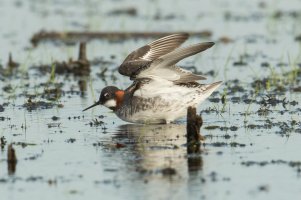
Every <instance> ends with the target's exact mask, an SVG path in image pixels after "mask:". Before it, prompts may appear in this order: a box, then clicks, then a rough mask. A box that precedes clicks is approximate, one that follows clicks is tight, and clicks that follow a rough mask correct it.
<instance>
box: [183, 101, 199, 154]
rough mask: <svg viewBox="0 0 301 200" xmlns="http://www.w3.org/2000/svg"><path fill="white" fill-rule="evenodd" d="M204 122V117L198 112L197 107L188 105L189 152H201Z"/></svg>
mask: <svg viewBox="0 0 301 200" xmlns="http://www.w3.org/2000/svg"><path fill="white" fill-rule="evenodd" d="M202 124H203V120H202V117H201V116H199V115H197V114H196V108H194V107H191V106H190V107H188V110H187V127H186V129H187V153H188V154H192V153H200V151H201V148H200V146H201V143H200V140H201V138H202V137H201V135H200V128H201V126H202Z"/></svg>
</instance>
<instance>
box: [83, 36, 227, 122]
mask: <svg viewBox="0 0 301 200" xmlns="http://www.w3.org/2000/svg"><path fill="white" fill-rule="evenodd" d="M188 36H189V35H188V34H187V33H178V34H173V35H169V36H166V37H163V38H160V39H158V40H155V41H153V42H151V43H149V44H147V45H145V46H143V47H141V48H139V49H137V50H135V51H133V52H132V53H131V54H129V55H128V56H127V57H126V59H125V60H124V61H123V63H122V64H121V65H120V66H119V69H118V71H119V73H120V74H122V75H125V76H129V77H130V78H131V80H134V82H133V84H132V85H131V86H130V87H128V88H127V89H125V90H121V89H118V88H117V87H115V86H107V87H105V88H104V89H103V90H102V91H101V94H100V97H99V100H98V102H96V103H95V104H93V105H92V106H90V107H88V108H86V109H84V111H85V110H88V109H90V108H92V107H94V106H97V105H104V106H106V107H108V108H110V109H111V110H113V111H114V113H115V114H116V115H117V116H118V117H119V118H121V119H122V120H124V121H127V122H133V123H147V124H158V123H170V122H171V121H174V120H176V119H178V118H180V117H182V116H185V115H186V112H187V108H188V107H189V106H197V105H198V104H200V103H201V102H203V101H204V100H205V99H206V98H207V97H209V96H210V95H211V93H212V92H213V91H214V90H215V89H217V88H218V87H219V86H220V85H221V81H219V82H215V83H212V84H199V83H198V82H196V81H198V80H204V79H206V78H205V77H204V76H201V75H197V74H193V73H192V72H190V71H187V70H184V69H182V68H180V67H178V66H176V64H177V63H178V62H179V61H180V60H182V59H184V58H186V57H188V56H192V55H194V54H197V53H199V52H202V51H204V50H206V49H208V48H210V47H212V46H213V45H214V43H213V42H205V43H198V44H194V45H191V46H188V47H184V48H178V47H179V46H180V45H181V44H182V43H184V42H185V41H186V40H187V38H188Z"/></svg>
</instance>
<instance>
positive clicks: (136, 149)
mask: <svg viewBox="0 0 301 200" xmlns="http://www.w3.org/2000/svg"><path fill="white" fill-rule="evenodd" d="M113 140H114V142H115V143H121V144H124V145H125V146H126V147H127V148H126V149H127V150H128V151H129V152H127V153H129V155H128V156H127V157H125V158H123V159H124V160H125V161H126V162H129V163H127V164H128V165H129V166H130V165H133V164H134V166H135V167H136V170H137V171H139V170H142V171H144V172H159V173H155V174H161V173H160V172H162V174H163V175H168V173H171V174H173V173H175V174H177V175H179V176H181V177H185V176H186V177H187V175H188V174H187V172H193V173H195V172H196V171H199V170H200V169H202V165H203V161H202V158H201V157H200V156H187V153H186V145H185V144H186V125H184V124H169V125H137V124H126V125H122V126H120V127H119V128H118V131H117V133H116V134H115V135H114V136H113ZM130 158H135V159H130ZM133 162H134V163H133ZM164 169H165V170H164ZM166 169H168V170H166ZM165 172H166V174H164V173H165ZM152 174H153V173H152Z"/></svg>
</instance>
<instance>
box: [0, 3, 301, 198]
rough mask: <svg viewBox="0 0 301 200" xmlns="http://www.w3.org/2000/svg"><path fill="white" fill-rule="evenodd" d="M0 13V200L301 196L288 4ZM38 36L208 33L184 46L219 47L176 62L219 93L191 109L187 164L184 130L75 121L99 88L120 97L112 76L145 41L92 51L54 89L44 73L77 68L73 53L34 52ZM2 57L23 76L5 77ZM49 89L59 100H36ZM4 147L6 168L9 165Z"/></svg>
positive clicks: (93, 118)
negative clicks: (193, 147)
mask: <svg viewBox="0 0 301 200" xmlns="http://www.w3.org/2000/svg"><path fill="white" fill-rule="evenodd" d="M124 8H128V10H132V11H131V12H130V13H129V12H125V11H124V10H122V9H124ZM120 9H121V11H120ZM116 10H117V11H116ZM118 10H119V11H118ZM0 13H1V15H0V16H1V17H0V23H1V24H2V26H3V27H5V28H2V29H1V30H0V41H1V42H0V43H1V47H2V48H0V55H1V57H0V60H1V65H2V66H3V67H2V68H1V75H0V77H1V78H0V86H1V92H0V105H1V106H0V117H1V118H0V136H1V137H4V138H3V140H2V141H3V142H2V143H1V151H0V155H1V156H0V194H1V199H21V198H22V199H41V198H43V199H54V198H56V199H67V198H78V199H83V198H86V199H96V198H98V199H99V198H106V199H188V198H189V199H296V198H298V197H299V196H300V195H301V184H300V173H301V157H300V153H299V152H300V148H301V147H300V146H301V142H300V141H301V135H300V132H301V131H300V130H301V122H300V103H299V102H300V98H301V96H300V77H301V72H300V63H301V57H300V56H301V53H300V39H299V41H297V40H296V38H297V37H298V36H299V35H300V34H301V28H300V26H299V24H300V22H301V3H300V2H299V1H290V2H285V1H276V0H271V1H252V2H246V1H239V0H237V1H231V2H230V1H217V0H215V1H210V2H207V1H202V2H199V1H189V3H184V2H182V1H139V3H137V2H135V3H133V2H130V1H101V2H99V1H76V2H73V1H68V0H66V1H59V2H58V1H36V0H30V1H26V2H25V1H24V2H23V1H9V0H2V1H1V2H0ZM40 30H46V31H59V32H60V31H70V30H73V31H74V30H75V31H169V32H170V31H176V32H177V31H202V30H208V31H210V32H211V33H212V36H211V37H208V38H198V37H193V38H191V39H190V40H189V41H188V42H187V43H188V44H190V43H194V42H199V41H208V40H210V41H216V42H217V44H216V45H215V46H214V47H213V48H212V49H210V50H208V51H207V52H204V53H202V55H198V56H195V57H192V58H189V59H187V60H185V61H183V62H181V64H182V66H184V67H186V68H188V69H191V70H196V71H198V72H201V73H203V74H205V75H206V76H207V77H208V80H207V82H214V81H217V80H223V81H224V85H223V86H222V87H221V88H220V89H219V90H218V91H217V92H216V93H215V94H214V95H212V97H210V99H208V100H207V101H206V102H205V103H204V104H202V105H201V106H200V107H199V111H200V113H201V114H202V117H203V120H204V125H203V127H202V129H201V133H202V134H203V135H204V136H205V138H206V140H205V142H204V143H203V145H202V154H201V155H199V156H193V157H189V156H188V157H187V155H186V147H185V143H186V138H185V134H186V132H185V119H181V120H179V121H178V122H177V123H176V124H172V125H133V124H126V123H125V122H122V121H121V120H119V119H117V118H116V116H114V114H113V113H111V112H110V111H108V110H107V109H105V108H102V107H98V108H95V109H93V110H91V111H87V112H85V113H83V112H82V109H83V108H85V107H87V106H88V105H90V104H91V103H93V101H94V100H95V99H97V98H98V95H99V92H100V91H101V89H102V88H103V87H104V86H106V85H110V84H113V85H117V86H118V87H120V88H125V87H127V86H128V85H129V84H130V81H129V80H127V78H125V77H122V76H120V75H119V74H118V73H117V72H116V66H118V64H119V63H120V62H121V61H122V60H123V59H124V57H125V56H126V55H127V54H128V53H129V52H130V51H131V50H133V49H135V48H137V47H139V46H141V45H143V44H145V43H147V42H149V41H151V39H139V40H134V39H132V40H131V39H130V40H125V41H114V42H112V41H108V40H92V41H89V42H88V43H87V54H88V59H89V60H91V61H95V62H94V63H95V64H92V72H91V74H90V76H85V77H74V76H73V75H72V74H68V75H56V76H54V77H51V73H50V71H51V70H48V71H46V72H45V71H41V70H39V69H40V68H41V65H44V64H45V65H51V63H52V62H54V61H64V60H68V59H69V57H73V58H74V59H76V57H77V54H78V44H68V45H66V44H64V43H63V42H59V41H56V42H51V41H46V42H42V43H40V44H39V45H38V46H37V47H36V48H33V47H32V45H31V44H30V38H31V37H32V35H33V34H34V33H36V32H38V31H40ZM299 37H300V36H299ZM9 52H12V54H13V58H14V60H15V61H16V62H18V63H20V66H19V68H18V69H17V70H13V72H12V73H10V72H9V71H7V70H5V69H6V63H7V57H8V53H9ZM96 61H97V62H96ZM105 68H108V71H107V72H105V75H104V76H101V77H100V76H99V74H100V73H101V72H102V71H103V69H105ZM78 82H82V83H86V84H84V85H86V87H84V86H83V85H82V86H80V85H79V84H78ZM54 88H57V89H58V91H59V92H55V93H53V92H52V93H51V92H50V93H47V92H45V91H49V89H54ZM85 88H86V89H85ZM222 97H224V98H222ZM221 99H225V101H222V100H221ZM28 102H31V104H28ZM28 105H30V106H28ZM102 122H103V123H102ZM10 143H12V144H13V148H14V149H15V153H16V157H17V163H16V165H15V166H14V167H12V166H11V165H8V164H7V153H8V152H7V151H8V145H9V144H10Z"/></svg>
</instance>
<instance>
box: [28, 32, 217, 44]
mask: <svg viewBox="0 0 301 200" xmlns="http://www.w3.org/2000/svg"><path fill="white" fill-rule="evenodd" d="M173 33H174V32H75V31H71V32H54V31H53V32H47V31H40V32H38V33H36V34H34V35H33V36H32V38H31V40H30V41H31V43H32V44H33V46H37V45H38V44H39V43H40V42H42V41H61V42H65V43H76V42H79V41H80V42H87V41H89V40H91V39H103V40H113V41H114V40H115V41H116V40H125V39H133V38H134V39H137V38H159V37H164V36H166V35H170V34H173ZM187 33H189V35H190V36H192V37H210V36H211V35H212V33H211V31H208V30H204V31H198V32H187Z"/></svg>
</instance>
